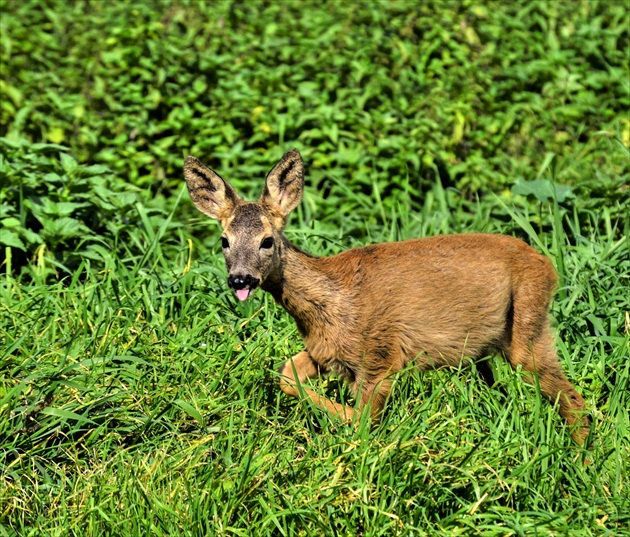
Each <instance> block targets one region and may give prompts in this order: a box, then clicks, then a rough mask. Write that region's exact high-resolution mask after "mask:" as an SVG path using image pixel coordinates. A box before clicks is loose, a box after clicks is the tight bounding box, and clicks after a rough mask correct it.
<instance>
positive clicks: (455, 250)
mask: <svg viewBox="0 0 630 537" xmlns="http://www.w3.org/2000/svg"><path fill="white" fill-rule="evenodd" d="M184 175H185V178H186V183H187V185H188V191H189V192H190V197H191V199H192V201H193V202H194V204H195V205H196V207H197V208H198V209H199V210H200V211H201V212H202V213H204V214H206V215H207V216H209V217H211V218H215V219H218V220H219V222H220V223H221V226H222V227H223V235H222V236H221V241H222V246H223V253H224V255H225V261H226V265H227V269H228V272H229V276H228V279H227V283H228V285H229V286H230V287H231V288H232V289H233V290H234V291H235V293H236V296H237V297H238V299H239V300H241V301H244V300H247V298H248V297H250V296H251V295H252V294H253V293H254V291H255V289H256V288H257V287H261V288H262V289H264V290H265V291H269V292H270V293H271V294H272V296H273V298H274V299H275V300H276V302H278V303H279V304H281V305H282V307H284V308H285V309H286V310H287V311H288V312H289V313H290V314H291V316H292V317H293V318H294V319H295V322H296V323H297V327H298V329H299V331H300V333H301V335H302V337H303V339H304V343H305V350H303V351H302V352H300V353H298V354H296V355H295V356H293V358H291V359H290V360H287V361H286V362H285V363H284V365H283V366H282V367H281V368H280V388H281V389H282V391H283V392H285V393H287V394H289V395H292V396H296V397H297V396H299V395H300V394H301V393H303V394H305V395H306V396H307V397H308V398H310V400H311V401H312V402H313V403H314V404H316V405H318V406H320V407H322V408H325V409H327V410H328V411H330V412H331V413H333V414H337V415H340V416H341V417H342V418H344V419H346V420H348V419H351V418H352V416H353V415H354V412H355V411H354V409H353V408H351V407H348V406H345V405H341V404H339V403H335V402H333V401H331V400H330V399H327V398H325V397H322V396H320V395H318V394H317V393H316V392H314V391H313V390H311V389H309V388H306V387H302V386H301V384H302V383H303V382H304V381H305V380H306V379H307V378H311V377H316V376H318V375H322V374H325V373H327V372H329V371H330V370H333V371H335V372H336V373H337V374H338V375H340V376H341V377H343V378H344V379H345V380H346V381H348V382H350V383H351V386H352V388H353V391H354V393H355V395H356V396H357V399H358V401H357V403H358V408H359V409H363V408H364V407H366V406H367V407H368V408H369V411H370V414H371V416H372V417H373V418H378V417H379V415H380V411H381V410H382V408H383V404H384V402H385V399H386V397H387V395H388V393H389V391H390V388H391V385H392V377H393V375H394V374H395V373H396V372H398V371H399V370H401V369H403V368H404V367H405V366H406V365H407V364H409V363H411V362H412V361H413V362H414V363H415V365H416V366H417V367H419V368H420V369H421V370H424V369H428V368H435V367H441V366H457V365H459V364H461V363H462V360H463V359H464V358H465V357H470V359H472V360H473V361H477V360H479V359H480V358H482V357H485V356H487V355H488V354H489V353H490V352H491V351H493V350H498V351H501V352H502V353H503V355H504V356H505V357H506V358H507V360H508V361H509V363H510V364H511V365H512V366H513V367H517V366H519V365H520V366H521V367H522V369H523V370H524V371H526V372H530V373H534V374H535V375H537V376H538V381H539V383H540V388H541V391H542V393H543V394H544V395H545V396H547V397H548V398H549V399H550V400H551V401H552V402H556V401H557V402H558V405H559V411H560V414H561V415H562V416H563V417H564V418H565V419H566V421H567V422H568V423H569V425H571V426H572V434H573V438H574V439H575V440H576V441H577V442H578V443H580V444H582V443H583V442H584V439H585V437H586V436H587V433H588V421H587V420H586V418H585V417H583V415H582V414H583V410H584V399H582V397H581V396H580V395H579V394H578V393H577V391H576V390H575V388H574V387H573V386H572V385H571V384H570V383H569V381H568V380H567V379H566V377H565V376H564V374H563V372H562V368H561V366H560V364H559V362H558V359H557V357H556V352H555V348H554V341H553V335H552V333H551V329H550V321H549V316H548V308H549V303H550V300H551V297H552V295H553V292H554V288H555V285H556V279H557V278H556V274H555V271H554V269H553V267H552V265H551V263H550V261H549V260H548V259H547V258H545V257H543V256H542V255H540V254H539V253H538V252H536V251H535V250H534V249H533V248H531V247H530V246H528V245H527V244H525V243H524V242H522V241H520V240H519V239H516V238H513V237H508V236H503V235H484V234H464V235H442V236H436V237H430V238H424V239H414V240H407V241H403V242H394V243H383V244H375V245H373V246H366V247H364V248H354V249H351V250H347V251H345V252H342V253H340V254H337V255H333V256H331V257H313V256H311V255H309V254H307V253H304V252H303V251H301V250H300V249H299V248H297V247H296V246H294V245H292V244H291V243H290V242H289V241H288V240H287V239H286V238H285V237H284V236H283V234H282V230H283V228H284V225H285V222H286V219H287V216H288V215H289V213H290V212H291V211H292V210H293V209H295V207H297V205H298V204H299V203H300V201H301V199H302V193H303V190H304V176H303V163H302V158H301V156H300V154H299V152H298V151H297V150H295V149H292V150H290V151H288V152H287V153H286V154H285V155H284V156H283V157H282V159H281V160H280V161H279V162H278V163H277V164H276V165H275V166H274V168H273V169H272V170H271V171H270V172H269V174H268V175H267V178H266V181H265V187H264V190H263V193H262V196H261V197H260V199H259V200H258V201H257V202H245V201H244V200H243V199H242V198H241V197H240V196H239V195H238V194H237V193H236V191H235V190H234V189H233V187H232V186H231V185H230V184H229V183H227V182H226V181H224V180H223V179H222V178H221V177H220V176H219V175H218V174H217V173H216V172H214V171H212V170H211V169H210V168H208V167H206V166H205V165H204V164H202V163H201V162H200V161H199V160H197V159H196V158H194V157H188V158H187V159H186V163H185V165H184ZM484 364H485V362H479V369H480V371H481V372H482V374H484V373H485V374H484V377H486V380H488V379H490V380H489V381H490V382H492V380H491V378H492V377H491V374H492V373H491V370H490V369H489V368H488V366H487V364H486V365H485V367H484Z"/></svg>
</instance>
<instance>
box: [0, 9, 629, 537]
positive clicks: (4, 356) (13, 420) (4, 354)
mask: <svg viewBox="0 0 630 537" xmlns="http://www.w3.org/2000/svg"><path fill="white" fill-rule="evenodd" d="M2 8H3V17H2V20H1V21H0V24H1V27H2V38H1V40H0V44H1V46H2V71H3V80H2V82H0V90H1V91H2V117H1V123H0V128H1V135H2V136H1V137H0V174H1V175H2V177H3V179H2V183H1V184H0V194H1V198H0V209H1V210H2V214H1V215H0V247H1V248H2V251H1V252H0V256H1V257H0V260H1V262H2V275H1V276H0V535H2V536H5V535H6V536H40V535H41V536H64V537H65V536H67V535H72V536H77V537H78V536H85V535H88V536H95V537H96V536H145V535H163V536H170V535H186V536H201V535H242V536H249V535H255V536H265V535H273V536H276V535H303V536H310V535H326V536H348V537H350V536H355V535H360V536H365V537H374V536H377V535H382V536H389V535H401V536H402V535H405V536H407V535H410V536H411V535H413V536H416V535H418V536H422V535H429V536H431V535H471V536H472V535H480V534H483V535H497V536H505V535H519V536H524V535H527V536H529V535H531V536H534V535H536V536H539V535H553V536H556V535H570V536H582V535H584V536H590V535H607V536H611V537H613V536H614V537H617V536H624V535H628V536H630V529H629V528H630V483H629V479H630V415H629V412H628V409H629V408H630V360H629V356H630V292H629V289H630V217H629V215H630V190H629V189H628V183H629V181H630V177H629V160H630V156H629V155H630V153H629V151H628V146H630V122H629V121H628V118H627V110H628V107H629V106H630V99H629V97H628V90H629V86H628V74H629V73H628V64H627V61H625V60H626V59H627V55H628V50H629V48H628V47H629V44H628V37H629V33H628V12H627V10H626V8H625V6H623V4H621V3H614V2H601V3H598V2H572V3H561V2H548V3H547V2H523V3H519V2H514V3H510V4H507V3H486V2H473V1H469V2H440V3H435V5H431V6H429V4H428V3H427V4H424V3H419V4H417V5H416V3H409V2H402V1H398V2H396V1H394V2H373V3H361V4H359V3H343V2H339V3H324V4H323V5H321V3H320V2H304V3H297V2H287V3H283V4H282V3H271V4H266V3H255V2H251V3H250V2H243V3H239V2H218V3H204V2H192V1H191V2H182V3H178V4H170V3H168V2H161V1H159V2H158V1H156V2H151V3H148V2H138V3H123V2H120V3H116V2H112V3H105V2H102V3H92V2H80V1H77V2H74V3H72V4H71V5H69V6H68V5H66V4H65V3H62V2H35V1H31V2H19V3H18V2H13V1H4V2H2ZM293 146H295V147H298V148H299V149H300V151H301V152H302V154H303V156H304V159H305V165H306V175H307V177H306V179H307V190H306V193H305V199H304V201H303V204H302V206H301V207H300V209H299V210H298V211H296V214H295V215H294V216H293V217H292V219H291V221H290V223H289V225H288V228H287V231H286V235H287V236H288V238H289V239H290V240H292V241H293V242H295V243H296V244H297V245H299V246H300V247H302V248H304V249H306V250H307V251H309V252H311V253H313V254H316V255H330V254H333V253H336V252H339V251H341V250H343V249H345V248H348V247H353V246H358V245H364V244H368V243H371V242H379V241H391V240H399V239H407V238H412V237H422V236H429V235H435V234H441V233H458V232H469V231H482V232H490V233H506V234H510V235H515V236H519V237H521V238H523V239H525V240H526V241H527V242H529V243H530V244H532V245H533V246H535V247H536V248H538V249H539V250H540V251H541V252H543V253H545V254H546V255H548V256H549V257H550V258H551V259H552V261H553V262H554V264H555V266H556V268H557V270H558V272H559V274H560V287H559V290H558V293H557V297H556V300H555V301H554V303H553V306H552V314H553V318H554V323H555V326H556V331H557V336H558V337H557V341H558V352H559V356H560V359H561V361H562V363H563V366H564V369H565V371H566V373H567V376H568V377H569V379H570V380H571V382H572V383H573V384H574V385H575V386H576V387H577V389H578V391H580V393H581V394H582V395H583V396H584V398H585V399H586V401H587V405H588V408H589V410H590V414H589V415H590V419H591V423H592V432H591V436H590V437H589V442H588V447H587V448H585V449H583V448H580V447H578V446H576V445H575V444H574V443H573V442H572V440H571V438H570V435H569V433H568V431H567V429H566V427H565V426H564V424H563V422H562V420H561V419H560V418H559V417H558V415H557V412H556V411H555V409H554V408H553V407H552V406H551V405H550V404H549V403H548V402H547V401H546V400H544V398H542V397H541V395H540V393H539V391H538V389H537V388H536V386H532V385H527V384H525V383H524V382H522V379H521V378H520V372H518V371H513V370H511V368H510V367H509V366H508V365H507V364H505V363H504V362H503V361H502V360H501V359H500V357H493V358H492V367H493V369H494V372H495V377H496V378H497V381H498V385H499V387H500V389H498V388H489V387H488V386H487V385H486V384H484V382H483V381H482V380H481V378H480V377H479V375H478V374H476V372H475V371H474V370H471V369H466V368H462V369H461V370H455V371H446V370H442V371H432V372H428V373H424V374H420V373H418V372H417V371H414V370H409V371H406V372H404V373H403V374H401V375H399V376H398V377H397V379H396V382H395V384H394V389H393V391H392V396H391V397H390V399H389V400H388V403H387V407H386V413H385V415H384V418H383V420H382V422H381V423H380V424H379V425H378V426H376V427H373V428H372V427H370V423H369V422H368V421H362V422H361V423H360V424H359V426H358V427H357V428H353V427H348V426H346V425H343V424H341V423H339V422H338V421H336V420H335V419H334V418H332V417H330V416H328V415H327V414H326V413H324V412H323V411H321V410H318V409H315V408H312V407H311V406H310V405H309V404H307V403H305V402H300V401H296V400H295V399H290V398H288V397H287V396H285V395H283V394H282V393H281V392H280V391H279V389H278V387H277V384H278V379H277V373H276V370H277V368H278V367H279V365H280V364H281V363H282V362H283V361H284V360H286V358H287V357H288V356H291V355H292V354H294V353H296V352H298V351H299V350H300V349H301V343H300V339H299V335H298V333H297V329H296V327H295V325H294V323H293V321H292V319H291V318H289V317H288V315H287V314H286V313H285V312H283V311H282V310H281V309H280V308H279V307H277V306H276V305H275V304H274V303H273V300H272V299H271V297H270V296H267V295H265V294H264V293H262V292H260V291H258V292H257V294H256V295H255V297H254V298H253V300H249V301H247V302H246V303H245V304H241V303H239V302H238V301H237V300H236V298H235V297H234V296H233V295H232V294H231V293H230V292H229V290H228V288H227V284H226V276H227V274H226V270H225V268H224V264H223V259H222V257H221V254H220V244H218V243H219V230H218V226H217V225H216V224H214V223H213V222H211V221H209V220H208V219H206V218H205V217H203V216H202V215H200V214H199V213H197V212H196V211H195V209H194V208H193V207H192V204H191V202H190V200H189V198H188V194H187V193H185V188H184V186H183V178H182V172H181V167H182V163H183V159H184V157H185V155H187V154H194V155H195V156H197V157H199V158H201V159H202V160H204V161H207V162H208V163H209V164H210V165H212V166H213V167H214V168H215V169H216V170H217V171H219V172H220V173H221V174H222V175H223V176H224V177H225V178H226V179H229V180H230V181H232V182H233V183H234V184H235V186H236V187H237V188H239V189H240V190H241V191H243V192H245V193H246V194H247V195H248V196H249V197H250V199H252V198H253V197H254V196H256V197H257V195H258V193H259V191H260V189H261V188H262V185H263V181H264V177H265V173H266V171H267V170H268V169H269V168H270V167H271V165H272V164H273V163H274V162H276V161H277V159H278V158H279V156H280V155H281V154H282V153H283V151H284V150H285V149H288V148H289V147H293ZM313 387H314V389H316V390H321V392H322V393H326V394H328V395H329V396H331V397H333V398H335V399H338V400H349V402H350V403H351V404H352V403H353V401H352V399H351V398H350V393H349V391H348V390H347V389H346V388H345V387H344V386H342V385H341V384H340V383H339V382H338V381H337V380H336V379H335V378H334V377H330V378H328V379H326V380H325V381H324V382H316V383H314V384H313ZM586 459H587V460H588V462H590V464H587V463H585V460H586Z"/></svg>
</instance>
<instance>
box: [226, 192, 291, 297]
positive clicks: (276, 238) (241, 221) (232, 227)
mask: <svg viewBox="0 0 630 537" xmlns="http://www.w3.org/2000/svg"><path fill="white" fill-rule="evenodd" d="M280 242H281V238H280V230H279V229H278V228H277V227H276V226H274V219H273V217H272V216H271V215H269V214H267V212H266V211H265V209H264V207H262V206H261V205H260V204H259V203H243V204H242V205H239V206H238V207H237V208H236V209H235V210H234V212H233V214H232V215H231V216H230V217H229V218H227V219H226V221H225V222H224V223H223V234H222V235H221V246H222V247H223V255H224V256H225V264H226V266H227V269H228V274H229V275H228V280H227V281H228V285H229V286H230V287H231V288H232V289H234V291H235V292H236V296H237V297H238V299H239V300H241V301H243V300H247V298H248V297H249V296H250V295H251V294H252V293H253V292H254V290H255V289H256V287H258V286H259V285H260V284H262V283H263V282H264V281H265V280H266V279H267V277H268V276H269V275H270V274H271V273H272V272H273V270H274V269H275V268H276V267H277V266H278V265H279V263H280V259H279V248H278V245H279V244H280Z"/></svg>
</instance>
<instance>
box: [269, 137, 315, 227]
mask: <svg viewBox="0 0 630 537" xmlns="http://www.w3.org/2000/svg"><path fill="white" fill-rule="evenodd" d="M303 193H304V163H303V162H302V157H301V156H300V152H299V151H298V150H297V149H290V150H289V151H287V152H286V153H285V154H284V156H283V157H282V158H281V159H280V161H279V162H278V164H276V165H275V166H274V167H273V169H272V170H271V171H270V172H269V173H268V174H267V179H266V181H265V189H264V190H263V193H262V196H261V197H260V201H261V203H263V204H264V205H266V206H267V207H269V209H271V210H272V211H273V212H275V213H279V214H280V216H282V218H283V219H284V218H286V217H287V216H288V214H289V213H290V212H291V211H292V210H293V209H295V208H296V207H297V206H298V205H299V204H300V201H302V194H303Z"/></svg>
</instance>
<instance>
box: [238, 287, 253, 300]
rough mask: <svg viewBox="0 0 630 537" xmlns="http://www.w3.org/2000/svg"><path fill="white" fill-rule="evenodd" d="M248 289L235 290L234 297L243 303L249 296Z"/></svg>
mask: <svg viewBox="0 0 630 537" xmlns="http://www.w3.org/2000/svg"><path fill="white" fill-rule="evenodd" d="M249 292H250V289H237V290H236V296H237V297H238V299H239V300H240V301H241V302H245V300H247V297H248V296H249Z"/></svg>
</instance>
